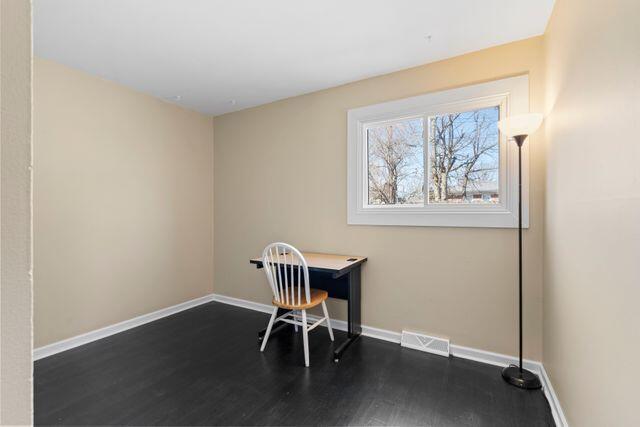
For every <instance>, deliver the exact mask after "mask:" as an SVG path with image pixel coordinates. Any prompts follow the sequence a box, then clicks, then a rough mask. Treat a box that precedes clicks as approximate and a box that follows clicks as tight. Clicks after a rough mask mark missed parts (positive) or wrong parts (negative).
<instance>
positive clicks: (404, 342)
mask: <svg viewBox="0 0 640 427" xmlns="http://www.w3.org/2000/svg"><path fill="white" fill-rule="evenodd" d="M400 345H401V346H402V347H408V348H412V349H414V350H420V351H426V352H427V353H433V354H438V355H440V356H447V357H448V356H449V340H448V339H445V338H437V337H430V336H428V335H423V334H418V333H416V332H409V331H402V339H401V340H400Z"/></svg>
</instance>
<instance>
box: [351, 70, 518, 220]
mask: <svg viewBox="0 0 640 427" xmlns="http://www.w3.org/2000/svg"><path fill="white" fill-rule="evenodd" d="M496 105H499V106H500V118H501V119H502V118H504V117H508V116H510V115H516V114H524V113H527V112H529V78H528V76H526V75H524V76H518V77H510V78H506V79H501V80H495V81H491V82H487V83H481V84H476V85H472V86H465V87H462V88H458V89H451V90H445V91H440V92H434V93H429V94H426V95H419V96H414V97H411V98H405V99H401V100H397V101H390V102H384V103H381V104H375V105H369V106H366V107H361V108H355V109H352V110H349V111H348V113H347V122H348V130H347V132H348V134H347V198H348V200H347V223H348V224H354V225H358V224H362V225H406V226H434V227H496V228H516V227H517V226H518V147H517V145H516V144H515V142H513V141H511V140H509V141H508V140H507V138H506V137H505V136H504V135H502V134H500V136H499V145H500V154H499V162H500V170H499V178H498V180H499V181H498V192H499V199H500V201H499V203H497V204H481V203H477V204H476V203H474V204H468V205H467V204H444V203H441V204H427V203H426V201H425V205H424V206H421V205H417V206H416V205H369V204H368V185H369V181H368V177H367V168H368V154H367V139H366V131H367V128H368V127H369V126H372V125H376V124H378V125H379V124H380V123H384V122H386V121H393V120H398V119H402V118H412V117H424V118H425V120H426V121H425V141H424V147H425V156H428V149H429V147H428V145H429V144H428V137H427V128H428V126H427V124H428V118H429V116H433V115H438V114H443V113H445V114H446V113H452V112H461V111H469V110H476V109H480V108H487V107H491V106H496ZM426 164H427V165H429V162H426ZM424 173H425V185H427V180H428V177H429V171H428V169H427V170H425V172H424ZM425 193H428V192H425ZM425 196H426V194H425ZM528 201H529V141H528V140H527V142H526V143H525V144H524V145H523V147H522V225H523V227H525V228H528V227H529V202H528Z"/></svg>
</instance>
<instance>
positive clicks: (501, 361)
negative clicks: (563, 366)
mask: <svg viewBox="0 0 640 427" xmlns="http://www.w3.org/2000/svg"><path fill="white" fill-rule="evenodd" d="M213 300H214V301H218V302H221V303H224V304H230V305H235V306H237V307H243V308H248V309H250V310H255V311H261V312H263V313H271V311H272V310H273V306H272V305H268V304H261V303H259V302H254V301H247V300H244V299H240V298H233V297H228V296H226V295H220V294H213ZM309 319H310V320H312V321H316V320H318V317H316V316H313V315H309ZM320 326H324V325H320ZM331 326H332V327H333V328H335V329H338V330H340V331H346V330H347V322H345V321H344V320H335V319H332V320H331ZM362 335H364V336H367V337H371V338H377V339H380V340H384V341H389V342H392V343H396V344H399V343H400V338H401V336H402V334H401V333H400V332H394V331H389V330H386V329H379V328H374V327H372V326H366V325H362ZM450 350H451V354H452V355H453V356H455V357H460V358H462V359H469V360H474V361H476V362H481V363H487V364H490V365H495V366H509V365H511V364H518V358H517V357H514V356H508V355H506V354H500V353H493V352H491V351H486V350H479V349H477V348H470V347H464V346H461V345H455V344H451V345H450ZM522 364H523V366H524V367H525V368H526V369H529V370H530V371H533V372H535V373H537V374H539V375H540V379H541V381H542V387H543V390H544V394H545V396H546V398H547V400H548V401H549V407H550V408H551V413H552V415H553V419H554V420H555V423H556V426H558V427H568V425H569V424H567V420H566V419H565V417H564V413H563V412H562V408H561V407H560V402H559V401H558V397H557V396H556V394H555V392H554V390H553V387H552V386H551V381H550V380H549V377H548V376H547V373H546V371H545V370H544V366H543V365H542V363H541V362H538V361H535V360H527V359H525V360H523V361H522Z"/></svg>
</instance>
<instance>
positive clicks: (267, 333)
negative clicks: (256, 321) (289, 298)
mask: <svg viewBox="0 0 640 427" xmlns="http://www.w3.org/2000/svg"><path fill="white" fill-rule="evenodd" d="M277 314H278V307H273V313H272V314H271V319H269V326H267V330H266V332H265V333H264V337H263V338H262V345H261V346H260V351H264V348H265V347H266V346H267V340H268V339H269V334H271V328H272V327H273V321H274V320H276V315H277Z"/></svg>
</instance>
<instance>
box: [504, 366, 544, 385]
mask: <svg viewBox="0 0 640 427" xmlns="http://www.w3.org/2000/svg"><path fill="white" fill-rule="evenodd" d="M502 378H504V380H505V381H506V382H508V383H509V384H511V385H514V386H516V387H520V388H524V389H526V390H536V389H539V388H541V387H542V384H541V383H540V378H538V376H537V375H536V374H534V373H533V372H531V371H527V370H526V369H522V370H520V368H519V367H517V366H514V365H511V366H507V367H506V368H504V369H503V370H502Z"/></svg>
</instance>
